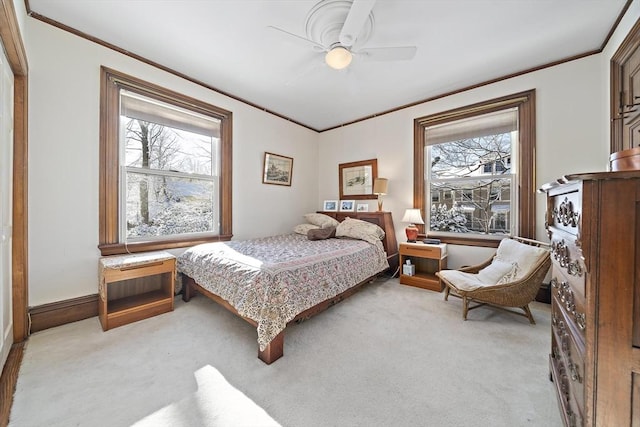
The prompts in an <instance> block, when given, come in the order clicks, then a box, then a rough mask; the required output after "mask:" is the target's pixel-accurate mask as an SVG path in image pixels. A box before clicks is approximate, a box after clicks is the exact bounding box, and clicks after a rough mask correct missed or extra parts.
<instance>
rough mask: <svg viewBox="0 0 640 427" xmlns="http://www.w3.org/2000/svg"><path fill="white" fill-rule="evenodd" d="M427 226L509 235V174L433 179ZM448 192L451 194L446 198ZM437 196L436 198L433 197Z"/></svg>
mask: <svg viewBox="0 0 640 427" xmlns="http://www.w3.org/2000/svg"><path fill="white" fill-rule="evenodd" d="M430 192H431V196H432V200H433V199H434V198H437V197H439V199H440V200H441V201H442V202H441V203H439V204H436V203H433V204H432V205H431V212H430V217H429V226H430V229H431V230H432V231H445V232H453V233H476V234H509V233H510V227H511V225H510V220H509V218H510V214H511V194H512V180H511V177H508V178H499V179H477V180H475V179H473V180H469V179H466V180H458V181H456V180H451V181H445V182H432V183H431V185H430ZM447 194H453V197H449V198H447V197H446V195H447ZM434 196H436V197H434Z"/></svg>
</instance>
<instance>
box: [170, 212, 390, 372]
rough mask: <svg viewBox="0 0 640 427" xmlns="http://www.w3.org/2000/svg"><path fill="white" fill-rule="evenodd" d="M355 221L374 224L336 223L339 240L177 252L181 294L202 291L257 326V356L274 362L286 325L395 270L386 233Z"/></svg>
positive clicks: (270, 241)
mask: <svg viewBox="0 0 640 427" xmlns="http://www.w3.org/2000/svg"><path fill="white" fill-rule="evenodd" d="M353 227H355V228H356V229H358V228H359V229H363V228H365V229H370V230H373V229H372V228H371V227H373V225H372V224H369V223H363V221H359V220H354V219H349V218H347V219H345V220H344V221H343V222H341V223H340V224H338V225H337V228H336V232H337V234H338V236H339V237H340V238H326V239H320V240H309V238H308V236H307V235H306V234H301V233H291V234H285V235H279V236H270V237H264V238H257V239H250V240H243V241H229V242H216V243H207V244H201V245H197V246H194V247H193V248H191V249H189V250H187V251H185V252H184V253H183V254H182V255H180V256H179V257H178V262H177V265H178V271H179V272H180V273H181V276H182V292H183V299H184V301H187V302H188V301H189V300H190V299H191V297H192V296H193V295H194V292H195V291H197V292H198V293H200V294H203V295H205V296H207V297H209V298H211V299H213V300H214V301H216V302H217V303H219V304H221V305H222V306H224V307H225V308H227V309H228V310H230V311H231V312H233V313H234V314H236V315H238V316H239V317H241V318H242V319H244V320H246V321H247V322H249V323H251V324H252V325H254V326H255V327H256V329H257V335H258V345H259V352H258V357H259V358H260V359H261V360H262V361H263V362H265V363H267V364H270V363H273V362H274V361H275V360H277V359H279V358H280V357H281V356H282V355H283V354H284V330H285V328H286V326H287V324H288V323H290V322H293V321H300V320H304V319H307V318H309V317H311V316H313V315H315V314H317V313H319V312H321V311H323V310H324V309H326V308H328V307H330V306H331V305H334V304H336V303H337V302H339V301H341V300H343V299H344V298H346V297H348V296H350V295H352V294H353V293H355V292H356V291H357V290H358V289H359V288H360V287H361V286H362V285H363V284H365V283H367V282H369V281H371V280H372V279H373V278H375V277H376V276H377V275H378V274H380V273H382V272H384V271H385V270H387V269H388V268H389V263H388V261H387V255H386V253H387V252H388V251H387V250H386V248H385V241H384V240H381V238H382V237H384V234H385V231H384V230H382V229H380V228H378V227H376V229H377V231H376V232H378V233H381V234H378V235H377V236H376V237H375V238H373V237H372V236H371V235H370V234H365V235H364V236H362V233H361V232H353V230H352V229H353ZM328 228H330V227H328ZM345 234H346V235H347V236H351V238H349V237H347V236H345ZM345 237H346V238H345ZM354 237H361V238H364V240H362V239H360V238H354Z"/></svg>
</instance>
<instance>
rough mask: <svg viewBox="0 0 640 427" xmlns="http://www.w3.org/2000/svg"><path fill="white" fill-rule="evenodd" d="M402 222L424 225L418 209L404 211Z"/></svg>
mask: <svg viewBox="0 0 640 427" xmlns="http://www.w3.org/2000/svg"><path fill="white" fill-rule="evenodd" d="M402 222H408V223H410V224H424V221H423V220H422V215H421V214H420V209H407V210H406V211H404V216H403V217H402Z"/></svg>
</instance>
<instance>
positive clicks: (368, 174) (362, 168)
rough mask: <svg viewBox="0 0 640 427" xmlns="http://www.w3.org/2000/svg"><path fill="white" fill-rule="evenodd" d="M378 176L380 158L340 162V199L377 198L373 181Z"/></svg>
mask: <svg viewBox="0 0 640 427" xmlns="http://www.w3.org/2000/svg"><path fill="white" fill-rule="evenodd" d="M377 177H378V159H371V160H362V161H359V162H351V163H341V164H339V165H338V181H339V184H340V200H342V199H356V200H364V199H375V198H377V196H376V195H375V194H373V183H374V181H375V180H376V178H377Z"/></svg>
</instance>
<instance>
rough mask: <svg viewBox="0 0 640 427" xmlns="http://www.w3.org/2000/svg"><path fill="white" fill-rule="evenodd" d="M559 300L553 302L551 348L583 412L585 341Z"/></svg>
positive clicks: (569, 388)
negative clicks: (572, 326)
mask: <svg viewBox="0 0 640 427" xmlns="http://www.w3.org/2000/svg"><path fill="white" fill-rule="evenodd" d="M557 302H558V301H557V300H554V301H553V302H552V309H551V312H552V315H551V316H552V317H551V319H552V325H551V329H552V331H553V333H552V339H551V346H552V347H551V348H552V356H553V357H554V359H556V360H558V361H561V362H562V367H563V368H564V374H565V375H566V377H567V381H566V387H568V390H569V393H570V394H571V395H572V396H575V398H576V401H577V402H578V407H579V409H580V411H581V412H582V410H583V409H584V408H583V405H584V350H585V346H584V341H581V339H580V338H579V337H577V336H576V335H575V332H574V331H573V330H572V329H571V326H569V322H568V321H567V318H566V316H565V314H564V312H563V310H562V308H561V307H559V306H558V305H557Z"/></svg>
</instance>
